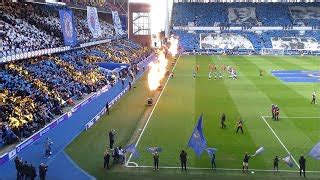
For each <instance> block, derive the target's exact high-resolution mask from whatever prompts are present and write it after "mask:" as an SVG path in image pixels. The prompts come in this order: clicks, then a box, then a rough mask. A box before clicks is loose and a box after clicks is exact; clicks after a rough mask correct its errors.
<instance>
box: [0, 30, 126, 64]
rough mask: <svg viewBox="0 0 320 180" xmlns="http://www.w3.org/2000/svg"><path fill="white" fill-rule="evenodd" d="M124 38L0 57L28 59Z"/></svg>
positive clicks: (1, 59)
mask: <svg viewBox="0 0 320 180" xmlns="http://www.w3.org/2000/svg"><path fill="white" fill-rule="evenodd" d="M123 38H124V36H118V37H114V38H109V39H105V40H100V41H94V42H88V43H82V44H80V45H79V46H75V47H70V46H64V47H56V48H48V49H41V50H36V51H30V52H24V53H16V54H12V55H8V56H3V57H0V63H6V62H11V61H15V60H21V59H28V58H32V57H37V56H42V55H47V54H55V53H61V52H65V51H69V50H74V49H79V48H84V47H89V46H94V45H98V44H104V43H108V42H111V41H114V40H119V39H123Z"/></svg>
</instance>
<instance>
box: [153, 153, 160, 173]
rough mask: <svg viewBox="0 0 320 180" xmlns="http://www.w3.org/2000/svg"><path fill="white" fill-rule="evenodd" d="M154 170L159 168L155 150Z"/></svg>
mask: <svg viewBox="0 0 320 180" xmlns="http://www.w3.org/2000/svg"><path fill="white" fill-rule="evenodd" d="M153 164H154V170H159V155H158V153H157V152H155V153H153Z"/></svg>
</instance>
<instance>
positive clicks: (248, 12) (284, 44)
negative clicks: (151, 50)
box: [173, 3, 320, 52]
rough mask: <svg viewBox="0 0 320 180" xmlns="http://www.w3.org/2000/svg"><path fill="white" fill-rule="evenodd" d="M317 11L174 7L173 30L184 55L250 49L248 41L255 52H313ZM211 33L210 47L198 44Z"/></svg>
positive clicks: (308, 6) (275, 6)
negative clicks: (267, 50)
mask: <svg viewBox="0 0 320 180" xmlns="http://www.w3.org/2000/svg"><path fill="white" fill-rule="evenodd" d="M319 10H320V3H294V4H292V3H175V4H174V6H173V26H174V27H176V28H174V33H175V34H177V35H178V36H179V37H180V39H181V41H180V44H181V46H182V48H183V49H184V50H185V51H203V50H204V49H206V51H208V50H209V51H210V50H211V49H242V48H243V49H251V48H247V47H251V46H249V44H250V43H248V41H250V42H251V43H252V46H253V48H254V50H255V51H256V52H259V51H260V50H261V49H264V48H275V49H285V50H312V51H315V50H317V49H318V47H319V45H318V41H319V32H318V31H317V28H318V25H319V23H320V22H319V21H320V16H319V15H318V13H317V12H319ZM204 12H205V13H204ZM207 27H209V28H210V29H206V28H207ZM237 27H238V29H237V30H235V28H237ZM294 27H295V29H294ZM306 27H307V28H309V29H307V30H305V29H299V28H306ZM190 28H196V29H193V30H192V29H190ZM239 28H240V29H239ZM252 28H253V29H252ZM259 28H260V30H258V29H259ZM274 28H276V29H274ZM212 29H215V30H212ZM210 33H213V34H215V35H213V36H215V39H214V40H212V41H211V42H212V43H211V45H210V46H207V44H206V43H204V44H203V43H200V38H201V34H203V35H202V36H203V37H204V36H207V35H205V34H210ZM226 33H227V34H229V35H228V36H226ZM230 34H232V36H230ZM210 36H211V35H210ZM221 37H224V38H221ZM208 38H211V37H208ZM208 38H207V40H208ZM243 38H244V39H243ZM247 40H248V41H247ZM201 41H202V40H201ZM228 41H229V43H228V45H225V46H223V44H224V43H222V42H228ZM244 42H246V43H244ZM214 44H220V45H219V46H216V45H214ZM208 47H210V48H208ZM200 48H202V49H200Z"/></svg>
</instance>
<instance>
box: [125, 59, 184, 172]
mask: <svg viewBox="0 0 320 180" xmlns="http://www.w3.org/2000/svg"><path fill="white" fill-rule="evenodd" d="M179 60H180V55H179V57H178V59H177V61H176V63H175V64H174V66H173V68H172V71H173V70H174V69H175V68H176V65H177V64H178V61H179ZM169 80H170V76H168V79H167V81H166V83H165V84H164V87H163V89H162V91H161V93H160V95H159V97H158V99H157V101H156V103H155V104H154V106H153V108H152V111H151V113H150V114H149V117H148V119H147V122H146V124H145V125H144V127H143V129H142V131H141V133H140V136H139V138H138V140H137V142H136V144H135V145H134V147H135V148H136V147H137V146H138V144H139V142H140V139H141V137H142V135H143V133H144V131H145V130H146V128H147V126H148V123H149V121H150V119H151V116H152V114H153V112H154V110H155V109H156V107H157V105H158V102H159V100H160V98H161V95H162V93H163V91H164V90H165V88H166V86H167V84H168V82H169ZM131 157H132V154H130V156H129V159H128V161H127V163H126V166H128V163H129V162H130V160H131Z"/></svg>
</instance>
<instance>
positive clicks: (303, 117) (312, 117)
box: [261, 116, 320, 119]
mask: <svg viewBox="0 0 320 180" xmlns="http://www.w3.org/2000/svg"><path fill="white" fill-rule="evenodd" d="M261 117H264V118H271V117H272V116H261ZM281 118H283V119H320V117H314V116H311V117H307V116H289V117H286V116H281Z"/></svg>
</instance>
